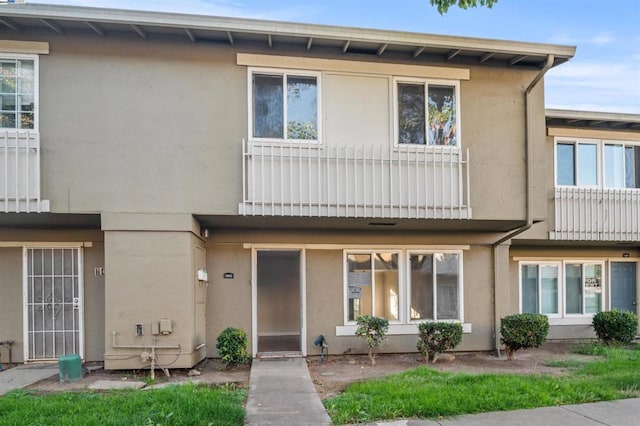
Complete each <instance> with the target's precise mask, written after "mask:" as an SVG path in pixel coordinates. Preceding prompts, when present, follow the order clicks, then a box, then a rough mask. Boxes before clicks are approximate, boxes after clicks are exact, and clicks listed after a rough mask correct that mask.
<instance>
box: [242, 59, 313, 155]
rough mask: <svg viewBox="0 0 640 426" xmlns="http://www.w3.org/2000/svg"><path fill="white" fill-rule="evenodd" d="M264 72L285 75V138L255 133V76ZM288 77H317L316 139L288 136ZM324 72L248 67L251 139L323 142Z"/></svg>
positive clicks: (278, 141) (283, 141)
mask: <svg viewBox="0 0 640 426" xmlns="http://www.w3.org/2000/svg"><path fill="white" fill-rule="evenodd" d="M255 74H263V75H270V76H282V77H283V99H282V103H283V116H282V120H283V136H284V137H283V138H261V137H256V136H254V134H253V131H254V128H253V121H254V115H253V114H254V108H253V76H254V75H255ZM288 77H314V78H315V79H316V126H317V138H316V139H289V138H288V137H287V90H286V87H287V86H286V79H287V78H288ZM322 93H323V92H322V73H321V72H319V71H309V70H297V69H283V68H262V67H248V68H247V107H248V109H247V110H248V112H249V113H248V122H247V128H248V135H249V141H256V142H273V143H301V144H321V143H322Z"/></svg>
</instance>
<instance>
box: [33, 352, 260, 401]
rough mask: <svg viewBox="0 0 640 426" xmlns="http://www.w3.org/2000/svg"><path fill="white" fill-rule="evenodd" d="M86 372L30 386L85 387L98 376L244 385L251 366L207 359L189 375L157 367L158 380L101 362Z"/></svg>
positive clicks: (60, 389)
mask: <svg viewBox="0 0 640 426" xmlns="http://www.w3.org/2000/svg"><path fill="white" fill-rule="evenodd" d="M84 367H85V375H84V376H83V378H82V379H81V380H79V381H77V382H73V383H68V382H67V383H60V380H59V378H58V376H54V377H51V378H50V379H47V380H42V381H40V382H38V383H35V384H33V385H31V386H29V387H28V389H32V390H36V391H38V392H43V393H48V392H65V391H85V390H87V389H88V387H89V386H90V385H91V384H93V383H95V382H97V381H98V380H115V381H142V382H146V383H148V384H162V383H181V382H188V381H190V380H193V381H198V382H199V383H205V384H210V385H222V384H227V383H233V384H236V385H238V386H241V387H248V386H249V372H250V366H248V365H244V366H239V367H235V368H232V369H226V368H225V367H224V365H223V364H222V363H221V362H220V360H218V359H205V360H204V361H202V362H200V363H199V364H198V365H196V366H195V367H194V370H196V371H198V372H199V373H200V374H199V375H193V376H190V375H189V372H190V371H191V369H173V370H170V377H167V376H165V374H164V373H163V372H162V370H155V381H153V382H152V381H151V380H150V371H149V370H109V371H107V370H104V369H103V368H102V363H86V364H84Z"/></svg>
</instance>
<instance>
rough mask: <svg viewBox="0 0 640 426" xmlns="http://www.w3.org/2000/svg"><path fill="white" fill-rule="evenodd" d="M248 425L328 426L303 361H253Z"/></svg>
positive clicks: (324, 412) (298, 359)
mask: <svg viewBox="0 0 640 426" xmlns="http://www.w3.org/2000/svg"><path fill="white" fill-rule="evenodd" d="M246 411H247V417H246V422H245V424H247V425H261V426H269V425H283V426H284V425H300V426H302V425H314V426H322V425H331V424H332V423H331V419H330V418H329V415H328V414H327V411H326V410H325V409H324V406H323V405H322V401H320V397H319V396H318V393H317V392H316V389H315V387H314V386H313V383H312V382H311V376H310V375H309V369H308V368H307V361H306V360H305V359H304V358H278V359H255V360H253V363H252V364H251V376H250V379H249V395H248V398H247V406H246Z"/></svg>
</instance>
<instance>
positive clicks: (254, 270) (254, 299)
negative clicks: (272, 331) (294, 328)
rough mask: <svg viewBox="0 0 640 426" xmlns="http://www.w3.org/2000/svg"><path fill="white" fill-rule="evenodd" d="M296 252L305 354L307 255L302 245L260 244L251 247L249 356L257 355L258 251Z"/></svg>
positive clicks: (304, 350) (301, 328)
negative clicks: (298, 263)
mask: <svg viewBox="0 0 640 426" xmlns="http://www.w3.org/2000/svg"><path fill="white" fill-rule="evenodd" d="M259 251H287V252H298V254H299V256H300V352H302V356H307V273H306V270H307V255H306V250H305V248H304V247H302V246H300V247H287V248H283V247H282V246H278V245H276V244H274V245H269V244H266V245H260V246H253V247H251V356H252V357H253V358H255V357H256V356H257V355H258V252H259Z"/></svg>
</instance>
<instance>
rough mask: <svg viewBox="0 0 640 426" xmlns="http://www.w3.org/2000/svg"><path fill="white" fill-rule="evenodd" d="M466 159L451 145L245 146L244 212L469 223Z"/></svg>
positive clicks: (254, 144) (241, 206)
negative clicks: (411, 147) (420, 147)
mask: <svg viewBox="0 0 640 426" xmlns="http://www.w3.org/2000/svg"><path fill="white" fill-rule="evenodd" d="M467 158H468V152H467ZM467 161H468V160H464V159H463V158H462V153H461V151H460V150H459V149H455V148H453V149H452V148H450V147H431V148H428V149H424V148H423V149H421V150H420V149H400V150H398V149H390V148H387V149H383V148H380V147H370V146H366V145H362V146H354V145H349V146H339V147H324V146H319V145H312V144H267V143H264V144H261V143H249V144H247V143H244V142H243V185H244V186H243V202H242V203H241V205H240V214H243V215H276V216H321V217H325V216H326V217H372V218H384V217H388V218H447V219H458V218H460V219H470V218H471V209H470V207H469V205H468V203H469V193H468V187H469V185H468V162H467Z"/></svg>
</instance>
